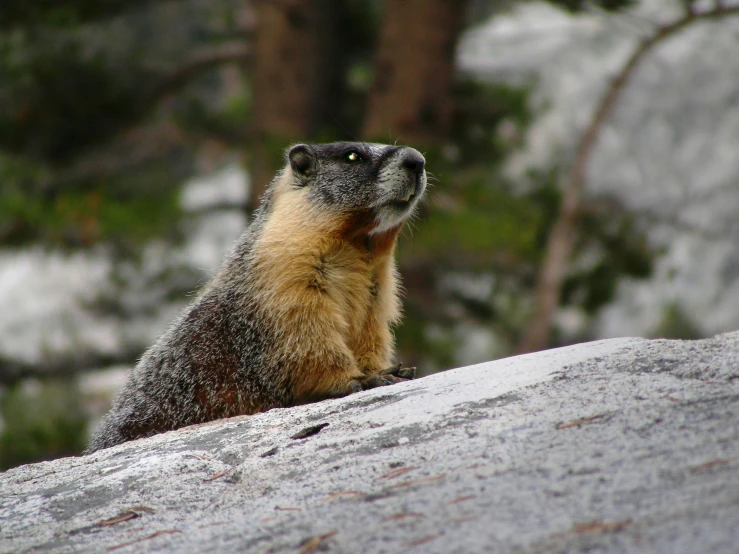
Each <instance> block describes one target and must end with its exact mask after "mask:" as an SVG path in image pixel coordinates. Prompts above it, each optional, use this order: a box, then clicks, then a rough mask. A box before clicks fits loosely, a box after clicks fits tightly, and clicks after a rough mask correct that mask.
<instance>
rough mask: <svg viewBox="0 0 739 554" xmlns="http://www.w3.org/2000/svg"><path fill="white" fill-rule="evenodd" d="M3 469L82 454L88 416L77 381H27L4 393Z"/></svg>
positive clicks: (0, 453)
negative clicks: (80, 399)
mask: <svg viewBox="0 0 739 554" xmlns="http://www.w3.org/2000/svg"><path fill="white" fill-rule="evenodd" d="M0 417H1V418H2V424H3V425H2V431H0V470H6V469H8V468H11V467H15V466H17V465H21V464H27V463H32V462H40V461H43V460H52V459H54V458H59V457H62V456H72V455H76V454H79V453H80V452H81V451H82V450H83V449H84V448H85V443H86V440H87V417H86V414H85V413H84V412H83V410H82V408H81V407H80V402H79V390H78V387H77V385H76V383H70V382H65V381H61V380H48V381H44V382H36V381H33V382H25V383H23V384H21V385H17V386H15V387H13V388H11V389H8V390H5V391H3V392H2V396H1V397H0Z"/></svg>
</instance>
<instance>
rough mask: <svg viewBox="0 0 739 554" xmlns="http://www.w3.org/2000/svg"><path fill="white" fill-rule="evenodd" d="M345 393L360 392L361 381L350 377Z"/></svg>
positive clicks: (361, 389)
mask: <svg viewBox="0 0 739 554" xmlns="http://www.w3.org/2000/svg"><path fill="white" fill-rule="evenodd" d="M346 389H347V394H354V393H355V392H362V391H363V390H364V389H363V388H362V383H360V382H359V381H357V380H356V379H352V380H351V381H349V385H348V386H347V387H346Z"/></svg>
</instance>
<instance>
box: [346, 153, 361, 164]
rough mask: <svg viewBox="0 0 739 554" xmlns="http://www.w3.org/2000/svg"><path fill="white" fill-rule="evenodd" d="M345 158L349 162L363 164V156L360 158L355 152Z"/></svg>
mask: <svg viewBox="0 0 739 554" xmlns="http://www.w3.org/2000/svg"><path fill="white" fill-rule="evenodd" d="M344 157H345V158H346V161H347V162H361V161H362V156H360V155H359V154H357V153H356V152H354V151H352V152H349V153H348V154H346V156H344Z"/></svg>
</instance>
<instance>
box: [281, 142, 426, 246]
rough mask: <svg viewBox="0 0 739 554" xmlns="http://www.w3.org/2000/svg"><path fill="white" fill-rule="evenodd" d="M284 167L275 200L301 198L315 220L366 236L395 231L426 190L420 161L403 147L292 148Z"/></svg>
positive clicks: (339, 144)
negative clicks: (332, 218) (337, 222)
mask: <svg viewBox="0 0 739 554" xmlns="http://www.w3.org/2000/svg"><path fill="white" fill-rule="evenodd" d="M287 161H288V164H289V166H288V167H286V168H285V171H284V172H283V174H282V177H281V178H280V179H278V181H277V182H276V188H279V189H282V190H275V193H276V194H277V195H278V196H300V197H304V198H305V199H306V200H307V201H308V202H307V204H308V205H310V206H311V207H312V208H313V209H314V213H316V216H317V217H321V215H320V214H334V215H336V216H338V218H339V219H342V220H343V222H344V225H346V226H348V227H351V230H353V231H360V228H361V230H362V231H364V232H366V233H367V234H368V235H374V234H379V233H384V232H386V231H391V230H393V229H398V228H399V227H400V225H401V224H402V223H403V222H404V221H405V220H406V219H407V218H408V217H409V216H410V215H411V214H412V213H413V210H414V208H415V207H416V205H417V204H418V200H419V199H420V198H421V196H422V195H423V193H424V191H425V189H426V171H425V170H424V165H425V163H426V160H425V159H424V158H423V156H422V155H421V154H420V153H419V152H418V151H417V150H414V149H413V148H409V147H407V146H389V145H386V144H367V143H361V142H335V143H331V144H310V145H308V144H298V145H296V146H293V147H291V148H290V149H288V151H287ZM348 227H347V228H346V229H347V231H349V230H350V229H349V228H348Z"/></svg>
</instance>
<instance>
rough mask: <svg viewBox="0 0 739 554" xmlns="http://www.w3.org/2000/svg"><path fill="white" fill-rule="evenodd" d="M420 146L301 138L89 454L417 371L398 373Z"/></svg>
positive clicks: (128, 387) (138, 372) (136, 374)
mask: <svg viewBox="0 0 739 554" xmlns="http://www.w3.org/2000/svg"><path fill="white" fill-rule="evenodd" d="M424 165H425V159H424V157H423V156H422V155H421V154H420V153H419V152H418V151H417V150H414V149H413V148H409V147H403V146H388V145H382V144H365V143H331V144H314V145H307V144H299V145H296V146H293V147H291V148H289V149H288V151H287V152H286V165H285V167H284V168H283V169H282V170H281V171H280V172H279V173H278V174H277V176H276V177H275V178H274V180H273V181H272V183H271V184H270V186H269V187H268V189H267V191H266V192H265V194H264V195H263V198H262V204H261V207H260V208H259V209H258V210H257V211H256V212H255V214H254V218H253V221H252V223H251V225H250V226H249V227H248V228H247V230H246V231H245V232H244V234H243V235H242V236H241V238H240V239H239V240H238V241H237V243H236V246H235V247H234V249H233V250H232V252H231V253H230V254H229V255H228V256H227V258H226V259H225V261H224V262H223V264H222V266H221V267H220V269H219V270H218V271H217V272H216V274H215V276H214V277H213V279H212V280H211V281H210V282H209V283H208V284H207V285H206V286H205V287H204V289H203V290H202V291H201V293H200V294H199V296H198V298H197V299H196V300H195V301H194V303H193V304H192V305H190V306H189V307H188V308H187V309H186V310H185V311H184V312H183V314H182V315H181V316H180V318H179V319H178V320H176V321H175V322H174V324H172V326H171V327H170V328H169V329H168V330H167V331H166V332H165V333H164V335H162V336H161V337H160V338H159V340H158V341H157V342H156V343H155V344H154V345H153V346H152V347H151V348H149V350H147V351H146V353H145V354H144V355H143V356H142V358H141V360H140V361H139V362H138V364H137V365H136V367H135V368H134V369H133V370H132V372H131V374H130V376H129V377H128V381H127V382H126V384H125V385H124V387H123V389H122V390H121V391H120V393H119V394H118V396H117V397H116V399H115V401H114V403H113V407H112V408H111V410H110V412H108V414H107V415H106V417H105V418H104V420H103V421H102V423H101V424H100V426H99V427H98V429H97V430H96V432H95V434H94V436H93V438H92V440H91V442H90V445H89V447H88V449H87V452H88V453H89V452H94V451H96V450H99V449H101V448H108V447H110V446H114V445H116V444H120V443H122V442H126V441H128V440H132V439H136V438H141V437H147V436H151V435H154V434H156V433H161V432H164V431H168V430H172V429H177V428H180V427H184V426H186V425H192V424H195V423H203V422H206V421H210V420H214V419H219V418H224V417H231V416H236V415H248V414H254V413H257V412H262V411H265V410H268V409H270V408H274V407H286V406H294V405H298V404H303V403H306V402H312V401H316V400H320V399H325V398H330V397H337V396H344V395H347V394H350V393H352V392H356V391H359V390H363V389H366V388H372V387H375V386H380V385H386V384H391V383H394V382H397V381H401V380H404V379H409V378H412V377H413V371H412V369H401V368H400V365H397V366H394V367H391V363H392V356H393V349H394V346H393V338H392V335H391V327H392V326H393V325H395V324H396V323H397V322H398V320H399V317H400V302H399V299H398V288H399V285H398V275H397V270H396V267H395V261H394V257H393V250H394V247H395V242H396V238H397V236H398V233H399V231H400V228H401V226H402V225H403V223H404V221H405V220H406V219H408V217H409V216H410V215H411V214H412V213H413V211H414V209H415V207H416V205H417V204H418V201H419V199H420V198H421V196H422V195H423V193H424V190H425V188H426V172H425V170H424Z"/></svg>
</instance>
